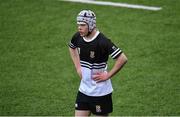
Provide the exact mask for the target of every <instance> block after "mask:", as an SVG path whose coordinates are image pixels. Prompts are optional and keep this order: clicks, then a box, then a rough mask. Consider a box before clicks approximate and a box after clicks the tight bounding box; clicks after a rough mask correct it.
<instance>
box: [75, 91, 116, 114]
mask: <svg viewBox="0 0 180 117" xmlns="http://www.w3.org/2000/svg"><path fill="white" fill-rule="evenodd" d="M75 109H76V110H89V111H91V113H93V114H95V115H107V114H108V113H111V112H112V111H113V106H112V93H110V94H108V95H105V96H99V97H92V96H87V95H85V94H83V93H81V92H78V94H77V98H76V104H75Z"/></svg>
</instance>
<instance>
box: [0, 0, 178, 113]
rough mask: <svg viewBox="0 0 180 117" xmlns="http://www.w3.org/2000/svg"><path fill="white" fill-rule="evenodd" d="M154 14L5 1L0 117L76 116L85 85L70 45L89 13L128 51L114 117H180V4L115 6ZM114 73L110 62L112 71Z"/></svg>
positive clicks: (0, 20) (40, 0)
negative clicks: (81, 16) (80, 17)
mask: <svg viewBox="0 0 180 117" xmlns="http://www.w3.org/2000/svg"><path fill="white" fill-rule="evenodd" d="M112 1H114V2H117V1H119V2H126V3H132V4H143V5H148V6H160V7H162V8H163V9H162V10H160V11H147V10H138V9H129V8H118V7H111V6H97V5H87V4H77V3H69V2H62V1H58V0H0V115H1V116H3V115H5V116H10V115H11V116H15V115H16V116H25V115H29V116H32V115H42V116H45V115H48V116H63V115H64V116H73V115H74V101H75V97H76V93H77V90H78V86H79V81H80V80H79V78H78V75H77V74H76V71H75V68H74V66H73V63H72V61H71V59H70V56H69V52H68V46H67V43H68V42H69V40H70V39H71V36H72V35H73V34H74V33H75V32H76V29H77V27H76V15H77V13H79V12H80V11H81V10H82V9H91V10H93V11H94V12H95V13H96V16H97V26H98V28H99V30H100V31H101V32H103V33H104V34H105V35H106V36H107V37H109V38H110V39H111V40H112V41H113V42H114V43H116V45H118V46H119V47H120V48H122V49H123V51H124V53H125V54H126V55H127V57H128V63H127V64H126V65H125V67H124V68H123V69H122V71H120V72H119V73H118V74H117V75H116V76H114V77H113V78H112V83H113V87H114V92H113V101H114V106H113V108H114V112H113V113H112V114H111V115H112V116H130V115H132V116H133V115H135V116H146V115H148V116H168V115H169V116H178V115H180V85H179V84H180V71H179V70H180V61H179V60H180V7H179V4H180V1H179V0H112ZM112 65H113V60H112V59H111V58H110V61H109V69H110V68H111V67H112Z"/></svg>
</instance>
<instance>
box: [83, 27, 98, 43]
mask: <svg viewBox="0 0 180 117" xmlns="http://www.w3.org/2000/svg"><path fill="white" fill-rule="evenodd" d="M96 32H97V29H96V28H94V29H93V30H92V32H91V34H89V35H88V36H85V38H86V39H87V40H90V39H92V38H93V37H94V36H95V34H96Z"/></svg>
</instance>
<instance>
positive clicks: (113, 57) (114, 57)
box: [112, 50, 121, 59]
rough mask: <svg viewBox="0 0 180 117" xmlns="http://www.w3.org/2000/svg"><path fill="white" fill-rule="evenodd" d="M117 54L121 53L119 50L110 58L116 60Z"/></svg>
mask: <svg viewBox="0 0 180 117" xmlns="http://www.w3.org/2000/svg"><path fill="white" fill-rule="evenodd" d="M119 53H121V50H120V51H118V52H117V53H116V54H115V55H114V56H112V58H113V59H114V58H116V56H117V55H118V54H119Z"/></svg>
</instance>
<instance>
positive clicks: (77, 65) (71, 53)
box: [69, 48, 81, 70]
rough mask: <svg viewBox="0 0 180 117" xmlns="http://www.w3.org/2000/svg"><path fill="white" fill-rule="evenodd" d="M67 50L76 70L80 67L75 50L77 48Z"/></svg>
mask: <svg viewBox="0 0 180 117" xmlns="http://www.w3.org/2000/svg"><path fill="white" fill-rule="evenodd" d="M69 52H70V55H71V58H72V61H73V63H74V65H75V68H76V70H78V69H79V68H80V67H81V65H80V59H79V54H78V51H77V49H72V48H69Z"/></svg>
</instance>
